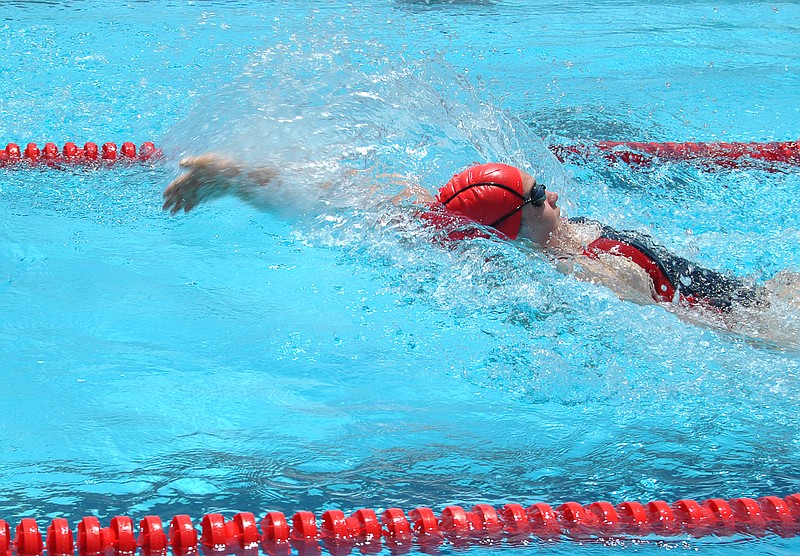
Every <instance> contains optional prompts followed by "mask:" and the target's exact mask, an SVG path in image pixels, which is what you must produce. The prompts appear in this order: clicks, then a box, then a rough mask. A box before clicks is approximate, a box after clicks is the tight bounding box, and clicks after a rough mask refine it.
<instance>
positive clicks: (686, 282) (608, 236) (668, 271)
mask: <svg viewBox="0 0 800 556" xmlns="http://www.w3.org/2000/svg"><path fill="white" fill-rule="evenodd" d="M570 222H577V223H592V224H596V225H598V226H600V237H599V238H597V239H596V240H594V241H593V242H591V243H590V244H589V245H587V246H586V249H585V251H584V254H585V255H586V256H588V257H592V258H597V257H598V255H600V254H601V253H607V254H610V255H616V256H620V257H625V258H627V259H629V260H631V261H632V262H634V263H635V264H637V265H638V266H640V267H641V268H642V269H643V270H644V271H645V272H646V273H647V275H648V276H649V277H650V279H651V280H652V281H653V286H654V292H653V298H654V299H655V300H656V301H659V302H664V301H666V302H671V301H674V300H675V299H676V293H677V294H678V299H680V300H681V301H683V302H686V303H688V304H690V305H694V304H702V305H706V306H710V307H713V308H716V309H719V310H722V311H727V310H730V308H731V305H732V304H733V303H737V304H740V305H746V306H749V305H754V304H756V303H757V302H758V298H759V291H758V288H757V287H755V286H750V285H748V284H746V283H745V282H744V281H743V280H742V279H740V278H736V277H732V276H726V275H725V274H722V273H720V272H716V271H714V270H709V269H707V268H703V267H701V266H698V265H697V264H695V263H693V262H691V261H689V260H688V259H684V258H683V257H679V256H677V255H675V254H673V253H670V252H669V251H667V249H666V248H665V247H663V246H661V245H658V244H657V243H655V242H654V241H653V239H652V238H651V237H650V236H648V235H647V234H642V233H638V232H628V231H625V232H618V231H616V230H614V229H612V228H610V227H608V226H604V225H602V224H600V223H598V222H594V221H592V220H587V219H585V218H571V219H570Z"/></svg>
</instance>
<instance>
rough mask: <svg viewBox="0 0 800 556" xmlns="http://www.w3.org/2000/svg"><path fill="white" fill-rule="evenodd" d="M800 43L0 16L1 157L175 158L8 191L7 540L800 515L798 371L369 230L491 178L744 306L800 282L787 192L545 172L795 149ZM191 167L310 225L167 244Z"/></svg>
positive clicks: (779, 548) (595, 547)
mask: <svg viewBox="0 0 800 556" xmlns="http://www.w3.org/2000/svg"><path fill="white" fill-rule="evenodd" d="M798 22H800V6H798V5H797V4H794V3H788V2H784V3H763V2H733V1H723V2H717V3H705V2H692V3H687V2H653V3H637V2H625V1H621V0H618V1H601V2H595V3H592V4H591V5H584V4H580V3H579V4H577V5H572V4H570V3H563V4H562V5H552V4H550V3H545V2H536V1H526V2H523V1H517V2H481V1H463V2H457V1H452V2H435V1H430V2H411V1H406V2H401V1H395V2H362V3H359V4H357V5H353V4H347V3H339V2H324V3H322V2H321V3H313V4H311V5H308V4H306V3H303V2H292V1H285V2H280V1H278V2H272V3H268V4H265V3H256V2H214V1H204V2H200V1H196V2H169V3H160V2H146V1H139V2H133V1H131V2H127V3H122V4H121V5H111V4H109V3H106V2H95V1H86V2H81V3H73V2H3V3H2V5H0V44H2V46H3V49H2V50H0V76H2V79H0V99H2V100H0V115H2V117H1V118H0V129H2V133H1V134H0V136H2V138H0V142H2V143H3V144H5V143H6V142H9V141H14V142H17V143H21V144H24V143H26V142H28V141H35V142H38V143H40V144H42V143H44V142H45V141H55V142H57V143H59V144H63V143H64V142H65V141H69V140H72V141H76V142H83V141H89V140H92V141H97V142H103V141H117V142H122V141H125V140H132V141H135V142H137V143H141V142H142V141H145V140H153V141H155V142H156V143H157V144H158V145H159V146H161V147H162V148H163V149H164V151H165V153H166V155H167V160H166V161H164V162H162V163H155V164H151V165H141V166H131V167H116V168H114V169H113V170H103V169H88V168H84V169H80V168H78V169H68V170H52V169H38V168H36V169H29V170H23V169H0V240H1V243H0V244H1V245H2V248H0V300H2V304H1V305H0V310H2V313H1V314H2V317H1V318H0V341H1V342H2V343H1V344H0V348H1V349H0V358H1V359H0V363H1V364H2V369H3V381H2V387H0V407H1V408H2V411H0V482H2V484H3V489H2V492H0V518H2V519H5V520H7V521H8V522H10V523H16V522H18V520H19V519H20V518H21V517H25V516H35V517H37V518H40V525H41V524H42V523H44V522H45V520H47V519H51V518H53V517H66V518H67V519H69V520H70V522H71V523H73V524H74V523H75V522H77V521H78V520H80V518H81V517H83V516H84V515H96V516H98V517H100V519H101V522H103V523H107V521H108V520H109V519H110V518H111V517H112V516H114V515H117V514H124V515H131V516H133V517H134V518H141V517H143V516H144V515H148V514H158V515H161V516H162V517H163V518H164V519H169V518H170V517H171V516H172V515H175V514H178V513H188V514H190V515H192V516H193V517H195V518H199V517H200V516H202V515H203V514H205V513H209V512H222V513H224V514H226V515H228V516H230V515H232V514H233V513H235V512H237V511H252V512H253V513H255V514H256V515H257V516H260V515H263V513H264V512H266V511H267V510H279V511H283V512H285V513H286V514H287V515H289V514H292V513H294V512H296V511H298V510H311V511H314V512H317V513H318V515H319V513H321V512H322V511H324V510H326V509H331V508H339V509H342V510H344V511H345V512H346V513H349V512H351V511H353V510H356V509H358V508H361V507H373V508H375V509H383V508H388V507H392V506H399V507H402V508H405V509H407V510H408V509H412V508H414V507H416V506H420V505H427V506H432V507H433V508H434V509H436V510H437V511H439V510H441V508H442V507H444V506H445V505H448V504H462V505H464V506H468V507H471V506H472V505H474V504H477V503H490V504H495V505H502V504H503V503H506V502H518V503H521V504H524V505H527V504H530V503H533V502H538V501H545V502H549V503H551V504H554V505H555V504H558V503H561V502H564V501H567V500H575V501H578V502H581V503H590V502H593V501H597V500H609V501H611V502H613V503H618V502H622V501H624V500H640V501H648V500H653V499H664V500H668V501H672V500H677V499H679V498H694V499H697V500H703V499H706V498H710V497H722V498H730V497H734V496H752V497H759V496H764V495H773V494H774V495H779V496H785V495H788V494H791V493H795V492H798V491H800V468H798V465H797V461H798V455H800V436H799V435H798V425H799V424H800V422H799V421H798V416H797V409H796V408H797V407H798V403H799V402H800V395H799V394H798V392H800V388H798V385H799V384H800V357H799V356H798V350H797V349H794V348H793V346H786V345H783V346H775V345H769V344H767V345H765V344H764V343H760V342H754V341H753V340H752V339H749V338H747V337H744V336H742V335H740V334H736V333H723V332H720V331H717V330H713V329H709V328H706V327H700V326H695V325H692V324H689V323H686V322H684V321H681V320H679V319H678V318H677V317H676V316H675V315H674V314H672V313H670V312H668V311H666V310H665V309H664V308H662V307H658V306H639V305H635V304H632V303H628V302H623V301H620V300H618V299H617V298H616V297H615V296H614V295H613V294H612V293H611V292H610V291H609V290H606V289H604V288H602V287H600V286H595V285H592V284H587V283H580V282H577V281H576V280H574V279H573V278H571V277H569V276H563V275H561V274H559V273H558V272H557V271H556V270H555V269H554V268H553V266H552V264H551V263H550V262H549V261H548V260H547V259H546V258H545V257H543V256H541V255H538V254H536V253H534V252H531V251H530V250H528V249H525V248H520V247H519V246H515V245H510V244H504V243H502V242H497V241H488V240H478V241H473V242H468V243H467V244H464V245H461V246H458V247H457V248H454V249H441V248H439V247H437V246H436V245H434V244H432V243H431V242H430V239H429V237H428V236H429V231H427V230H425V229H424V228H423V227H422V226H420V225H419V224H418V223H417V222H415V220H414V218H413V211H410V210H409V209H408V207H404V206H394V205H391V204H388V203H386V202H385V201H386V199H387V198H388V197H390V196H391V195H393V194H395V193H397V192H398V191H399V190H400V189H401V187H402V186H401V185H398V183H397V182H398V181H399V180H398V179H397V178H398V176H402V177H403V179H409V180H415V181H417V182H419V183H420V184H422V185H423V186H424V187H426V188H428V189H429V190H431V191H435V189H436V188H437V187H438V185H440V184H441V183H443V182H444V181H445V180H447V179H448V178H449V176H450V175H452V173H453V172H455V171H457V170H459V169H460V168H462V167H464V166H465V165H467V164H469V163H470V162H472V161H483V160H503V161H507V162H510V163H514V164H519V165H523V166H525V167H526V168H528V169H530V171H531V172H533V173H534V174H535V175H536V176H537V178H538V179H540V180H541V181H544V182H545V183H546V184H547V187H548V188H550V189H554V190H556V191H558V192H559V193H560V194H561V196H562V204H563V206H564V210H565V211H566V212H568V213H569V214H570V215H573V216H574V215H585V216H588V217H591V218H597V219H601V220H603V221H604V222H606V223H608V224H610V225H612V226H614V227H617V228H628V229H637V230H642V231H646V232H648V233H651V234H653V235H654V236H655V237H657V238H658V239H659V241H661V242H662V243H664V244H665V245H667V246H669V247H670V248H671V249H672V250H673V251H675V252H676V253H678V254H680V255H682V256H686V257H689V258H691V259H693V260H697V261H699V262H700V263H702V264H704V265H706V266H709V267H711V268H715V269H718V270H724V271H730V272H732V273H735V274H738V275H743V276H747V277H748V278H749V279H752V280H754V281H756V282H759V283H761V282H763V281H765V280H766V279H768V278H769V277H771V276H772V275H774V274H775V273H776V272H778V271H780V270H782V269H793V270H795V271H798V270H800V250H798V249H797V245H798V240H799V239H800V220H799V219H798V215H797V211H796V197H797V193H798V191H800V173H798V171H797V169H796V168H794V169H792V168H789V167H787V168H780V169H779V170H778V171H772V170H767V169H759V168H756V169H746V170H724V171H716V172H711V171H708V170H707V169H704V168H701V167H699V166H696V165H689V164H683V163H663V164H656V165H653V166H649V167H645V168H630V167H626V166H623V165H616V166H614V165H609V164H608V163H607V162H605V161H602V160H594V161H590V162H589V163H587V164H583V165H579V164H575V163H566V164H561V163H559V162H558V161H557V160H556V159H555V158H554V157H553V156H552V155H550V154H549V152H548V150H547V145H548V144H571V143H576V142H585V143H591V142H592V141H598V140H636V141H685V140H693V141H714V140H722V141H783V140H795V139H797V138H798V134H800V109H798V106H800V102H798V101H799V100H800V93H798V92H797V91H798V84H799V83H798V75H800V72H799V71H798V70H800V54H798V53H800V48H798V47H800V39H798V37H800V34H798V31H800V25H799V24H798ZM206 151H216V152H221V153H224V154H227V155H231V156H236V157H238V158H241V159H242V160H245V161H247V162H250V163H259V164H265V165H269V166H277V167H280V168H282V169H283V171H284V175H285V176H288V178H287V183H290V184H291V188H292V192H293V193H292V194H293V196H295V197H298V198H301V199H304V200H305V210H304V211H303V212H302V213H301V214H300V215H294V216H291V217H290V216H287V214H285V213H284V211H278V214H270V213H264V212H259V211H257V210H255V209H254V208H252V207H250V206H247V205H245V204H243V203H242V202H240V201H237V200H233V199H223V200H218V201H214V202H211V203H209V204H207V205H204V206H202V207H200V208H198V209H197V210H196V211H194V212H193V213H191V214H189V215H183V214H180V215H176V216H170V215H168V214H165V213H163V212H162V211H161V191H162V190H163V189H164V187H165V186H166V184H168V183H169V182H170V180H171V179H173V178H174V177H175V176H177V174H178V167H177V163H176V161H177V160H178V159H179V158H180V157H181V156H184V155H188V154H198V153H202V152H206ZM387 174H390V175H387ZM395 174H396V175H395ZM321 187H322V189H321ZM320 191H322V193H320ZM792 318H796V317H792V315H788V314H787V315H785V319H783V320H781V319H779V320H777V321H776V322H775V324H774V326H776V327H783V326H790V325H793V324H796V321H792V320H791V319H792ZM534 544H536V546H537V548H538V549H539V550H542V551H544V552H548V553H555V554H559V553H564V554H567V553H573V552H574V551H576V550H578V545H577V544H575V543H573V542H570V541H564V542H557V543H538V542H536V543H534ZM606 544H608V543H607V542H603V541H598V542H596V543H595V542H586V543H582V544H581V545H580V550H581V551H582V552H587V553H595V552H596V553H605V552H607V551H609V550H614V548H613V547H610V546H606ZM611 544H614V545H615V546H616V548H617V549H624V550H633V551H635V552H640V553H657V552H662V551H664V550H670V549H679V550H699V551H702V552H704V553H715V554H729V553H741V554H750V553H755V552H758V553H770V554H794V553H797V552H798V551H799V550H800V541H798V540H797V539H796V538H781V537H779V536H777V535H773V534H767V535H765V536H761V537H757V538H756V537H751V536H746V535H737V536H734V537H725V538H718V537H714V536H711V537H703V538H691V537H680V538H671V539H667V540H664V539H658V538H647V539H644V540H637V541H634V540H631V539H617V540H615V541H614V542H613V543H611ZM530 549H531V547H522V548H518V547H507V550H510V551H515V550H530ZM441 550H442V552H443V553H448V552H452V551H456V550H461V549H455V548H453V547H449V546H446V545H445V546H443V547H442V549H441ZM496 550H497V548H496V547H472V548H470V549H469V552H471V553H483V552H487V553H488V552H494V551H496Z"/></svg>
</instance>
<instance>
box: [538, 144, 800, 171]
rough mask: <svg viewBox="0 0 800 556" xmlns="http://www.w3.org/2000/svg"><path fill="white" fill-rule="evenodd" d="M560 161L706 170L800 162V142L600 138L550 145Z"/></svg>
mask: <svg viewBox="0 0 800 556" xmlns="http://www.w3.org/2000/svg"><path fill="white" fill-rule="evenodd" d="M549 149H550V151H551V152H553V154H555V155H556V157H557V158H558V159H559V160H560V161H561V162H567V161H570V162H578V163H581V162H587V161H590V160H592V159H595V158H598V157H599V158H602V159H604V160H606V161H607V162H611V163H618V162H622V163H625V164H629V165H631V166H646V165H648V164H651V163H652V162H654V161H657V160H669V161H690V162H696V163H699V164H701V165H703V166H704V167H706V168H707V169H732V168H766V169H777V166H779V165H800V141H783V142H772V143H736V142H733V143H725V142H709V143H693V142H682V143H674V142H666V143H658V142H636V141H599V142H597V143H592V144H590V145H585V144H574V145H551V146H550V147H549Z"/></svg>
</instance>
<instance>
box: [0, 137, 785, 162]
mask: <svg viewBox="0 0 800 556" xmlns="http://www.w3.org/2000/svg"><path fill="white" fill-rule="evenodd" d="M548 148H549V149H550V151H551V152H553V154H555V155H556V157H557V158H558V159H559V160H560V161H561V162H579V163H580V162H587V161H589V160H592V159H594V158H598V157H599V158H602V159H604V160H606V161H608V162H612V163H618V162H622V163H625V164H629V165H632V166H644V165H648V164H651V163H653V162H655V161H657V160H668V161H689V162H696V163H700V164H702V165H704V166H705V167H706V168H708V169H715V168H720V169H725V168H749V167H753V168H767V169H770V168H775V167H776V166H777V165H800V141H784V142H772V143H735V142H734V143H723V142H709V143H694V142H682V143H676V142H666V143H657V142H636V141H599V142H597V143H593V144H591V145H585V144H574V145H550V146H549V147H548ZM162 157H163V153H162V152H161V149H158V148H157V147H156V146H155V145H154V144H153V143H152V142H150V141H147V142H144V143H142V144H141V146H139V148H138V149H137V147H136V145H135V144H134V143H132V142H130V141H126V142H124V143H122V144H121V145H120V146H119V147H117V144H116V143H113V142H108V143H103V144H102V146H101V147H98V145H97V144H96V143H92V142H88V143H85V144H84V146H83V147H78V146H77V145H76V144H75V143H72V142H68V143H65V144H64V146H63V147H62V148H60V149H59V147H58V145H56V144H55V143H52V142H48V143H45V145H44V147H42V148H39V146H37V144H36V143H28V144H27V145H26V147H25V148H24V149H21V148H20V146H19V145H18V144H16V143H9V144H8V145H6V147H5V148H4V149H0V167H2V166H15V165H19V164H22V165H27V166H30V165H41V164H46V165H50V166H61V165H64V164H87V163H88V164H92V163H95V164H105V165H111V164H113V163H115V162H122V161H127V162H144V161H153V160H157V159H160V158H162Z"/></svg>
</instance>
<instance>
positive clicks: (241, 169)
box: [162, 154, 275, 214]
mask: <svg viewBox="0 0 800 556" xmlns="http://www.w3.org/2000/svg"><path fill="white" fill-rule="evenodd" d="M180 166H181V168H184V169H185V170H186V172H184V173H183V174H181V175H180V176H178V177H177V178H175V180H173V181H172V183H170V184H169V185H168V186H167V188H166V189H165V190H164V205H163V207H162V209H163V210H168V211H170V212H171V213H172V214H175V213H176V212H178V211H179V210H183V211H184V212H189V211H190V210H192V209H193V208H194V207H196V206H197V205H199V204H200V203H202V202H204V201H207V200H209V199H213V198H216V197H223V196H225V195H236V196H238V197H241V198H243V199H244V200H249V199H248V198H249V197H250V196H251V195H252V193H253V191H252V190H253V189H257V188H260V187H263V186H265V185H267V184H268V183H270V182H271V181H272V179H273V178H274V177H275V172H274V171H273V170H271V169H269V168H250V169H247V168H246V167H245V166H244V165H243V164H241V163H240V162H238V161H235V160H231V159H228V158H224V157H222V156H220V155H217V154H204V155H201V156H195V157H190V158H184V159H183V160H181V162H180Z"/></svg>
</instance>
